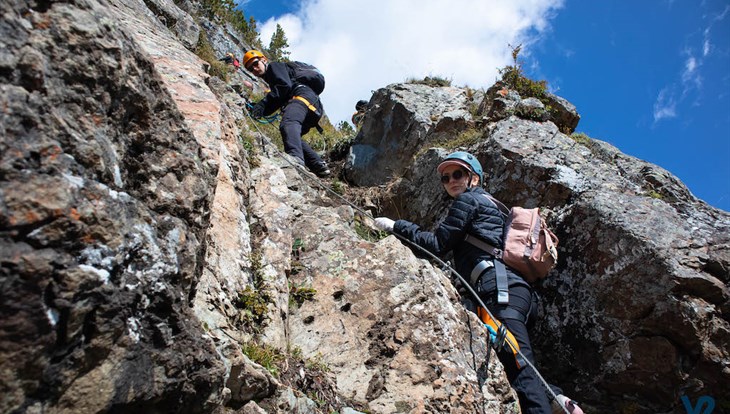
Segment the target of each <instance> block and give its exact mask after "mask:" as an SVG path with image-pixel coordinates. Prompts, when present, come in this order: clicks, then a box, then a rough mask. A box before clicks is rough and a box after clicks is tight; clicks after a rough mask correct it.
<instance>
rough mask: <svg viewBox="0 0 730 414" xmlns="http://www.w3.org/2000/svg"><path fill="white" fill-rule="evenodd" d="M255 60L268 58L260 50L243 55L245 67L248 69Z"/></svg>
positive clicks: (252, 50)
mask: <svg viewBox="0 0 730 414" xmlns="http://www.w3.org/2000/svg"><path fill="white" fill-rule="evenodd" d="M255 59H266V56H264V54H263V53H261V52H259V51H258V50H255V49H251V50H249V51H248V52H246V54H245V55H243V67H244V68H246V69H248V65H249V63H252V62H253V61H254V60H255Z"/></svg>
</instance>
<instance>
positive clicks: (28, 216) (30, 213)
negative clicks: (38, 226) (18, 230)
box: [11, 211, 41, 223]
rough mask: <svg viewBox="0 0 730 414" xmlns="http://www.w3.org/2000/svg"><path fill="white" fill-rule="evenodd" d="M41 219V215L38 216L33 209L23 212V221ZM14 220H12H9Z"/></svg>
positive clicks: (28, 221) (32, 221) (30, 221)
mask: <svg viewBox="0 0 730 414" xmlns="http://www.w3.org/2000/svg"><path fill="white" fill-rule="evenodd" d="M40 219H41V216H39V215H38V214H37V213H36V212H35V211H26V212H25V222H26V223H35V222H36V221H39V220H40ZM11 221H14V220H11Z"/></svg>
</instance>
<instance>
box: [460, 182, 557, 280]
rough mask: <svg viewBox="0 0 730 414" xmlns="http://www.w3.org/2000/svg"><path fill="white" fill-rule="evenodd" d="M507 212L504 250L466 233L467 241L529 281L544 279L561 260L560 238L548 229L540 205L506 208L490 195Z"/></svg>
mask: <svg viewBox="0 0 730 414" xmlns="http://www.w3.org/2000/svg"><path fill="white" fill-rule="evenodd" d="M487 198H488V199H489V201H491V202H492V203H493V204H494V205H496V206H497V208H498V209H499V210H500V211H502V213H503V214H505V216H506V217H507V218H506V221H505V225H504V249H498V248H496V247H494V246H491V245H489V244H487V243H485V242H483V241H482V240H479V239H477V238H475V237H472V236H469V235H468V236H466V238H465V240H466V241H467V242H469V243H471V244H473V245H474V246H476V247H479V248H480V249H482V250H484V251H486V252H487V253H490V254H491V255H492V256H494V257H496V258H497V259H502V261H503V262H504V263H505V264H506V265H507V266H509V267H511V268H512V269H514V270H515V271H517V272H518V273H519V274H520V275H521V276H522V278H523V279H525V280H526V281H527V282H529V283H533V282H535V281H537V280H539V279H543V278H545V276H547V274H548V272H550V270H551V269H552V268H553V267H555V264H556V263H557V261H558V250H557V247H558V238H557V237H556V236H555V234H553V232H552V231H550V229H548V228H547V225H546V224H545V220H543V219H542V217H540V211H539V209H538V208H522V207H512V209H511V210H510V209H507V207H506V206H505V205H504V204H502V203H501V202H499V200H497V199H496V198H494V197H492V196H491V195H487Z"/></svg>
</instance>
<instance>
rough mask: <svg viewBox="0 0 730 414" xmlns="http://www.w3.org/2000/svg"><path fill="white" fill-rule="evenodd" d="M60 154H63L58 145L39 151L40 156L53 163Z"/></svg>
mask: <svg viewBox="0 0 730 414" xmlns="http://www.w3.org/2000/svg"><path fill="white" fill-rule="evenodd" d="M61 153H63V151H62V150H61V147H59V146H58V145H53V146H50V147H47V148H44V149H42V150H41V155H42V156H43V157H46V158H48V159H49V160H50V161H54V160H55V159H56V158H58V156H59V155H61Z"/></svg>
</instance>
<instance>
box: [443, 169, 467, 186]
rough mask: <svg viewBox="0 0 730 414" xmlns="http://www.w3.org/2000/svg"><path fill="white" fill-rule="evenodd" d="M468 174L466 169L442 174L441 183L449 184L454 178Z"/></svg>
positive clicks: (460, 177) (459, 178) (458, 178)
mask: <svg viewBox="0 0 730 414" xmlns="http://www.w3.org/2000/svg"><path fill="white" fill-rule="evenodd" d="M466 174H467V172H466V171H464V170H456V171H454V172H453V173H451V175H448V174H444V175H442V176H441V184H448V183H449V181H451V179H452V178H453V179H454V180H461V179H462V178H463V177H464V176H465V175H466Z"/></svg>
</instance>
